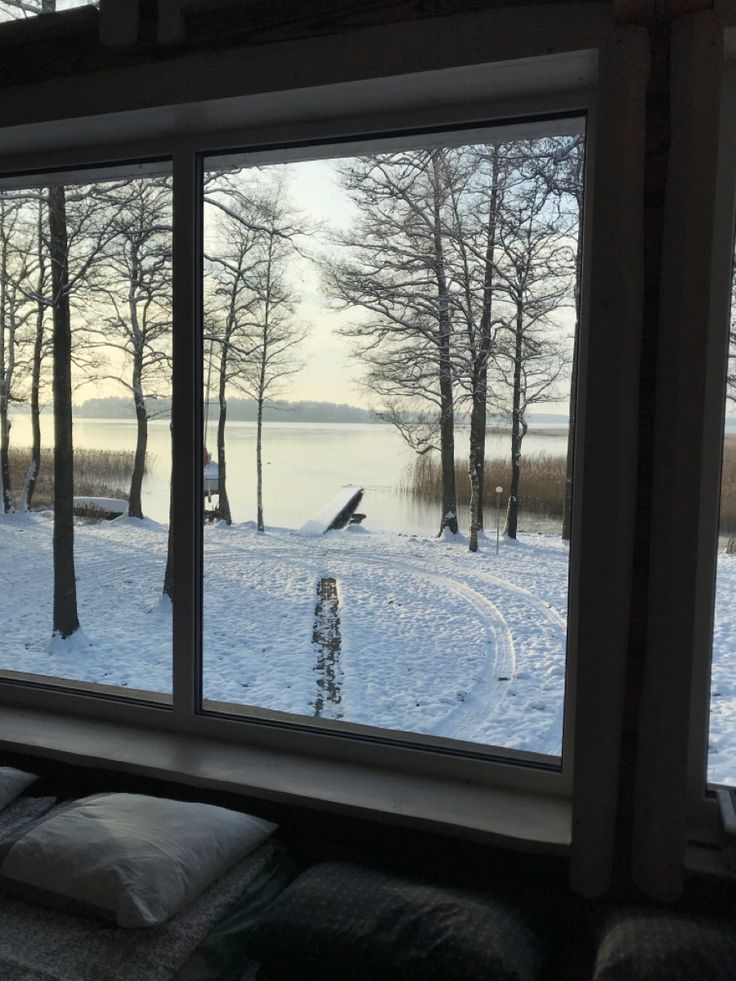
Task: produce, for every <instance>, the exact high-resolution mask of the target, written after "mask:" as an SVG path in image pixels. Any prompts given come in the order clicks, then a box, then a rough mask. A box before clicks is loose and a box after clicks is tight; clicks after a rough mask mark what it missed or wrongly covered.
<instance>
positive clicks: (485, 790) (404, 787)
mask: <svg viewBox="0 0 736 981" xmlns="http://www.w3.org/2000/svg"><path fill="white" fill-rule="evenodd" d="M2 751H5V752H7V753H11V752H13V753H23V754H25V755H28V756H39V757H45V758H48V759H52V760H57V761H59V762H64V763H70V764H75V765H77V766H87V767H105V768H107V769H111V770H116V771H121V772H128V773H131V774H137V775H139V776H146V777H153V778H158V779H165V780H173V781H176V782H179V783H184V784H187V785H191V786H194V787H202V788H206V789H208V790H217V791H227V792H231V793H236V794H241V795H244V796H248V797H251V798H256V799H261V800H266V801H270V802H276V803H282V804H287V805H295V806H300V807H308V808H312V809H315V810H326V811H330V812H332V813H337V814H345V815H346V816H351V817H359V818H365V819H369V820H376V821H383V822H388V823H392V824H397V825H403V826H409V827H414V828H417V829H422V830H425V831H434V832H439V833H442V834H449V835H454V836H457V837H465V838H473V839H476V840H481V841H484V842H487V843H489V844H497V845H502V846H505V847H510V848H516V849H520V850H525V851H535V852H544V853H547V854H558V855H561V854H566V853H567V852H568V850H569V847H570V836H571V804H570V802H569V801H566V800H560V799H558V798H552V797H546V796H543V795H540V794H533V793H530V792H527V791H518V790H509V789H507V788H492V787H480V786H477V785H473V784H470V783H468V782H460V781H450V780H443V781H440V780H436V779H432V778H429V777H427V776H420V775H417V774H412V773H407V772H399V771H389V770H380V769H378V768H372V767H364V766H359V765H357V764H354V763H345V762H338V761H335V760H328V759H317V758H315V757H309V756H305V755H301V754H297V753H286V752H283V751H280V752H277V751H274V750H266V749H263V748H252V747H246V746H242V745H238V744H235V743H232V742H226V741H222V740H217V739H211V738H206V737H202V736H193V735H182V734H179V733H173V732H169V731H164V730H161V729H154V728H144V727H142V726H128V725H121V724H120V723H116V722H111V721H98V720H93V719H80V718H76V717H72V716H67V715H61V714H56V713H50V712H41V711H39V710H36V709H29V708H19V707H17V706H7V705H6V706H3V708H2V713H1V714H0V752H2Z"/></svg>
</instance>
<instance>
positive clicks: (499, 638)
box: [205, 539, 567, 740]
mask: <svg viewBox="0 0 736 981" xmlns="http://www.w3.org/2000/svg"><path fill="white" fill-rule="evenodd" d="M299 544H301V542H299ZM315 544H317V543H316V542H315V541H314V540H310V550H307V549H304V550H303V551H299V552H297V553H296V554H295V548H288V547H283V546H278V545H277V546H276V547H273V548H272V547H268V546H266V549H265V551H264V552H263V557H265V555H266V554H267V555H268V556H270V557H273V558H277V559H278V561H280V562H281V563H283V564H285V565H287V566H289V567H291V568H294V569H296V570H298V571H299V572H300V573H301V574H304V573H305V572H308V573H310V574H311V575H315V576H316V575H321V574H323V572H324V570H325V569H326V568H329V569H330V570H331V572H332V573H333V574H335V575H338V576H340V577H341V578H342V579H343V580H344V579H345V578H347V577H349V574H350V572H351V571H355V570H356V568H357V567H358V566H360V565H362V566H363V567H365V566H368V567H370V568H372V569H380V570H386V569H391V570H392V571H394V572H397V573H399V574H401V575H411V576H412V577H413V578H415V579H418V580H425V581H428V582H432V583H433V584H434V585H435V586H437V587H439V589H440V590H442V591H444V592H449V593H451V594H452V595H454V596H455V597H456V598H457V599H460V600H461V601H463V602H465V603H466V604H468V605H469V606H471V607H472V608H473V609H474V610H475V612H476V613H477V614H478V616H479V618H480V621H481V624H482V627H483V630H484V632H485V634H486V638H487V639H488V640H489V643H487V644H485V645H484V656H483V660H482V662H481V665H480V668H479V671H478V674H477V677H476V679H475V682H474V683H473V685H472V687H471V689H470V690H469V692H468V693H467V695H466V698H465V700H464V701H463V702H462V703H461V704H459V705H457V706H455V707H454V708H452V709H451V710H450V711H449V712H448V714H447V715H446V716H445V717H444V718H443V719H442V720H441V721H440V722H438V723H436V724H435V725H433V726H431V727H427V729H426V732H427V734H431V735H437V736H445V737H447V738H454V739H469V740H473V739H474V738H475V739H477V738H478V737H477V733H478V731H479V730H480V729H481V727H482V726H483V724H484V723H487V722H488V721H489V719H492V718H493V717H494V716H495V715H496V714H497V713H498V711H499V709H500V707H501V705H502V703H503V702H504V701H505V700H506V698H507V697H508V691H509V688H510V685H511V682H512V681H513V678H514V675H515V674H516V672H517V670H518V668H519V664H518V661H519V655H518V654H517V651H516V648H515V644H514V639H513V634H512V629H511V627H510V626H509V623H508V620H507V617H506V616H505V615H504V613H503V612H502V611H501V610H500V609H499V607H498V606H497V605H496V603H494V602H493V601H492V600H490V599H488V597H487V596H484V595H483V593H481V592H480V591H479V588H483V587H492V588H494V589H495V590H496V591H500V592H501V593H505V594H507V595H510V596H513V597H514V598H515V599H516V600H521V601H522V603H524V604H525V605H526V606H529V607H531V608H532V609H533V610H534V611H535V612H536V613H537V614H538V615H539V616H540V617H541V618H542V620H543V621H547V622H548V623H550V624H551V625H552V627H553V628H554V630H555V632H559V633H560V634H561V635H562V636H561V640H562V642H563V646H564V641H565V637H566V631H567V625H566V622H565V619H564V617H563V616H561V614H560V613H558V611H557V610H555V609H554V608H553V607H552V606H550V605H549V604H548V603H546V602H545V601H543V600H540V599H538V598H537V597H536V596H535V595H534V594H533V593H531V592H529V590H527V589H524V588H523V587H521V586H516V585H514V584H513V583H511V582H509V581H508V580H504V579H501V578H499V577H497V576H494V575H492V574H490V573H487V572H485V571H480V570H471V571H469V572H468V573H465V574H466V575H468V576H470V577H472V578H473V579H474V580H476V582H475V583H474V584H473V585H470V584H468V583H465V582H461V581H459V580H457V579H454V578H448V574H447V573H442V574H440V573H434V572H431V571H430V570H428V569H427V568H426V565H427V563H426V562H424V561H422V560H421V559H418V558H414V557H411V558H410V557H407V558H403V557H402V558H396V557H393V556H380V557H378V556H374V555H370V554H366V553H365V552H363V553H361V552H358V551H350V552H348V551H346V550H344V549H343V548H342V547H341V546H342V543H340V545H339V546H338V547H334V546H335V545H336V544H337V543H335V542H331V541H330V540H329V539H328V540H326V541H324V542H321V541H320V542H319V544H318V546H317V548H316V549H314V551H311V548H313V547H314V545H315ZM295 546H296V548H298V547H299V546H298V544H297V543H296V542H295ZM331 546H332V547H331ZM242 548H243V545H242V542H241V543H232V545H230V544H225V543H222V544H220V543H218V545H217V546H214V547H213V546H208V547H207V550H206V555H205V561H206V559H207V557H211V558H213V559H215V558H218V557H222V556H225V555H227V556H229V557H232V555H233V553H237V552H241V550H242ZM254 551H255V550H254ZM257 554H258V553H257ZM450 575H454V571H453V572H452V573H450ZM522 656H523V655H522ZM499 678H508V679H509V680H508V681H499Z"/></svg>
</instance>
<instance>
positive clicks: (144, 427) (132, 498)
mask: <svg viewBox="0 0 736 981" xmlns="http://www.w3.org/2000/svg"><path fill="white" fill-rule="evenodd" d="M141 375H142V368H141V357H140V355H139V354H138V353H136V354H135V356H134V360H133V398H134V400H135V420H136V441H135V457H134V459H133V473H132V475H131V478H130V492H129V494H128V514H129V515H130V517H131V518H142V517H143V505H142V503H141V489H142V487H143V473H144V471H145V469H146V449H147V446H148V414H147V412H146V402H145V399H144V398H143V389H142V384H143V381H142V377H141Z"/></svg>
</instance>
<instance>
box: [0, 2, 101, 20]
mask: <svg viewBox="0 0 736 981" xmlns="http://www.w3.org/2000/svg"><path fill="white" fill-rule="evenodd" d="M91 6H99V0H0V23H1V22H2V21H6V20H26V19H27V18H29V17H36V16H37V15H38V14H55V13H57V12H61V11H62V10H71V9H72V8H73V7H91Z"/></svg>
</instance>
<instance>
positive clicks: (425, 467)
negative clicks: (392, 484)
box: [401, 453, 567, 518]
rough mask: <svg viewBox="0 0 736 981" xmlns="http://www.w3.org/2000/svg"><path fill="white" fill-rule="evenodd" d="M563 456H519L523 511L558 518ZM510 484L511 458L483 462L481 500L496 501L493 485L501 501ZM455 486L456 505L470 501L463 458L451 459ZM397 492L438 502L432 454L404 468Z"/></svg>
mask: <svg viewBox="0 0 736 981" xmlns="http://www.w3.org/2000/svg"><path fill="white" fill-rule="evenodd" d="M566 467H567V461H566V459H565V457H564V456H553V455H551V454H549V453H530V454H529V456H525V457H522V461H521V484H520V488H519V507H520V510H521V511H523V512H528V513H533V514H543V515H546V516H549V517H555V518H561V517H562V509H563V504H564V500H565V472H566ZM510 484H511V460H510V459H508V458H505V457H490V458H489V459H487V460H486V462H485V479H484V485H483V490H484V493H483V503H484V505H485V506H487V507H490V506H491V505H493V504H495V502H496V487H503V490H504V492H503V494H502V502H503V503H504V504H505V502H506V499H507V496H508V491H509V486H510ZM455 486H456V487H457V495H458V504H459V505H460V506H463V505H467V504H469V503H470V478H469V477H468V463H467V460H456V461H455ZM401 491H402V492H403V493H405V494H408V495H409V496H410V497H413V498H415V499H416V500H420V501H425V502H427V503H438V502H439V501H441V500H442V470H441V467H440V462H439V460H438V459H437V458H436V457H432V456H428V455H427V456H420V457H417V458H416V460H415V461H414V462H413V463H412V464H411V465H410V466H409V467H408V469H407V473H406V475H405V477H404V480H403V481H402V484H401Z"/></svg>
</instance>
